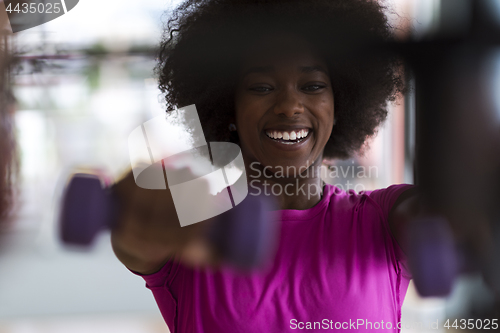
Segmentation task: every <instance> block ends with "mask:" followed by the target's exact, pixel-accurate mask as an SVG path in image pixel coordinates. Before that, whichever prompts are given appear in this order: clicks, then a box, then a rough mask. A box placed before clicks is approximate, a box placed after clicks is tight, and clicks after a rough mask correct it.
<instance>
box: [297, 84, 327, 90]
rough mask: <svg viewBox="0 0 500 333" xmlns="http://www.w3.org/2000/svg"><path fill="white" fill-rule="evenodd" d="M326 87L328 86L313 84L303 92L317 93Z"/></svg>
mask: <svg viewBox="0 0 500 333" xmlns="http://www.w3.org/2000/svg"><path fill="white" fill-rule="evenodd" d="M325 87H326V86H324V85H321V84H311V85H308V86H305V87H304V88H302V90H305V91H317V90H320V89H323V88H325Z"/></svg>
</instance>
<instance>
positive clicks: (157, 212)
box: [111, 172, 219, 274]
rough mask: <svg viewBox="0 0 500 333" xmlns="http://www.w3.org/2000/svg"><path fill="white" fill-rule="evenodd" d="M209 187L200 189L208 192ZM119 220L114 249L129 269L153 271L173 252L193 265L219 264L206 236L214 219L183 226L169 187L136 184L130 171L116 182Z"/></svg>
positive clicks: (113, 233) (144, 272) (148, 272)
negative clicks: (161, 187) (157, 187)
mask: <svg viewBox="0 0 500 333" xmlns="http://www.w3.org/2000/svg"><path fill="white" fill-rule="evenodd" d="M204 185H205V186H206V188H200V191H204V190H206V191H208V183H206V184H204ZM113 191H114V192H115V194H116V197H117V198H118V202H119V214H118V216H119V217H118V221H117V223H116V225H115V226H114V228H113V229H112V233H111V242H112V245H113V250H114V252H115V254H116V256H117V257H118V259H119V260H120V261H121V262H122V263H123V264H124V265H125V266H126V267H127V268H129V269H131V270H133V271H135V272H138V273H141V274H151V273H154V272H156V271H158V270H159V269H160V268H161V267H162V266H163V265H164V264H165V262H166V261H167V260H168V259H169V258H171V257H172V256H174V255H178V257H179V258H180V259H181V260H182V261H183V262H184V263H187V264H191V265H217V264H218V262H219V258H218V256H217V255H216V254H215V251H214V250H213V247H212V246H211V245H210V244H208V242H207V241H206V238H205V234H206V229H207V227H209V225H210V224H211V222H212V221H211V220H207V221H203V222H202V223H195V224H192V225H189V226H185V227H181V226H180V223H179V219H178V217H177V213H176V210H175V206H174V201H173V198H172V195H171V193H170V190H169V189H168V188H167V189H166V190H149V189H143V188H140V187H139V186H137V185H136V183H135V180H134V176H133V174H132V172H130V173H129V174H128V175H127V176H126V177H125V178H124V179H123V180H121V181H120V182H118V183H117V184H115V185H114V188H113Z"/></svg>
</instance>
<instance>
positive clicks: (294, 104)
mask: <svg viewBox="0 0 500 333" xmlns="http://www.w3.org/2000/svg"><path fill="white" fill-rule="evenodd" d="M303 112H304V105H303V104H302V100H301V98H300V95H299V92H298V91H296V90H295V89H286V90H284V91H283V92H281V93H280V94H278V95H277V100H276V105H275V106H274V113H275V114H277V115H285V116H286V117H294V116H296V115H298V114H301V113H303Z"/></svg>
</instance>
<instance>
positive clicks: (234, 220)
mask: <svg viewBox="0 0 500 333" xmlns="http://www.w3.org/2000/svg"><path fill="white" fill-rule="evenodd" d="M118 207H119V202H118V201H117V199H116V196H115V195H114V193H113V191H112V188H106V187H105V186H103V185H102V182H101V179H100V178H99V177H97V176H94V175H88V174H75V175H74V176H73V177H72V179H71V180H70V182H69V184H68V186H67V187H66V189H65V193H64V196H63V200H62V209H61V213H60V217H59V225H60V232H61V239H62V241H63V242H64V243H66V244H74V245H80V246H89V245H90V244H91V243H92V241H93V239H94V238H95V236H96V235H97V234H98V233H99V232H100V231H102V230H104V229H109V228H111V227H112V226H113V223H114V221H115V220H116V216H117V214H118ZM271 210H273V206H272V202H270V199H269V198H266V197H264V196H253V195H250V194H249V195H247V197H246V198H245V199H244V200H243V201H242V202H241V203H240V204H239V205H237V206H236V207H234V208H233V209H231V210H229V211H227V212H225V213H223V214H220V215H219V216H217V217H216V220H215V221H214V223H213V224H212V226H211V228H210V229H209V230H208V233H207V239H208V240H209V241H210V242H211V243H212V244H213V245H215V247H216V248H217V250H218V251H219V252H220V253H221V255H222V258H223V260H224V261H225V262H226V263H228V264H231V265H233V266H236V267H239V268H252V267H258V266H260V265H261V264H263V263H264V262H266V261H267V259H269V257H270V256H271V255H272V254H273V253H274V249H275V245H276V240H277V231H278V229H277V226H278V225H277V223H276V221H274V220H273V219H272V215H271V213H270V211H271ZM201 223H203V222H201Z"/></svg>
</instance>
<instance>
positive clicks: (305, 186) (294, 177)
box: [246, 159, 324, 210]
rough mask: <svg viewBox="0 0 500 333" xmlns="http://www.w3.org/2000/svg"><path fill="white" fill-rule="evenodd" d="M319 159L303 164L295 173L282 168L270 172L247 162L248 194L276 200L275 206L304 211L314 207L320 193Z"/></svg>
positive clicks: (322, 183) (321, 185)
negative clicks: (304, 165) (309, 163)
mask: <svg viewBox="0 0 500 333" xmlns="http://www.w3.org/2000/svg"><path fill="white" fill-rule="evenodd" d="M321 160H322V159H318V160H317V161H315V162H314V163H313V164H312V165H309V166H307V167H303V168H302V169H300V173H299V172H297V174H293V173H291V172H288V171H289V170H286V169H285V168H284V170H280V169H278V170H277V171H276V172H275V173H274V174H272V173H271V172H270V171H269V170H268V169H265V168H262V167H261V168H259V169H257V168H255V165H252V166H250V165H247V166H246V170H247V177H248V181H249V195H259V194H261V195H265V196H271V197H273V198H275V199H276V201H277V205H278V208H279V209H297V210H304V209H309V208H311V207H314V206H315V205H316V204H317V203H318V202H319V201H320V200H321V198H322V195H323V185H324V182H323V180H322V179H321V177H320V167H321Z"/></svg>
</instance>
